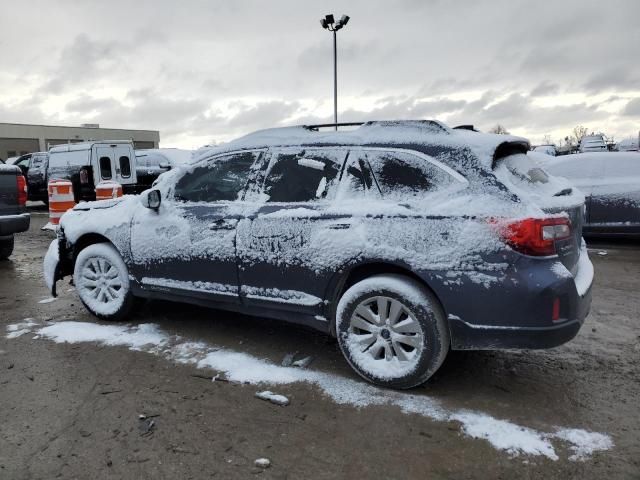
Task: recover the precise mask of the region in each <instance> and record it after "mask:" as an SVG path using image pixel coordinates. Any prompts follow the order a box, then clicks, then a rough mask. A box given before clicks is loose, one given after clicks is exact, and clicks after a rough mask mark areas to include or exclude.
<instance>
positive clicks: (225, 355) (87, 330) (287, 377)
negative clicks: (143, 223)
mask: <svg viewBox="0 0 640 480" xmlns="http://www.w3.org/2000/svg"><path fill="white" fill-rule="evenodd" d="M7 331H8V332H9V335H13V336H12V337H10V338H15V336H18V335H17V334H16V333H15V332H19V331H20V332H21V333H20V335H24V334H25V333H30V332H32V333H35V334H36V338H48V339H51V340H53V341H54V342H57V343H64V342H66V343H77V342H98V343H100V344H103V345H113V346H125V347H128V348H130V349H132V350H139V351H144V352H148V353H153V354H156V355H160V356H162V357H163V358H167V359H171V360H174V361H179V362H181V363H187V364H193V365H196V366H197V367H198V368H212V369H214V370H219V371H223V372H225V374H226V377H227V379H228V380H230V381H236V382H243V383H250V384H291V383H298V382H307V383H311V384H314V385H316V386H317V387H318V388H320V389H321V390H322V391H323V392H324V393H325V394H326V395H327V396H329V397H330V398H331V399H332V400H333V401H334V402H336V403H338V404H344V405H352V406H355V407H360V408H362V407H366V406H369V405H388V406H396V407H398V408H399V409H400V410H401V411H402V412H404V413H410V414H416V415H421V416H423V417H427V418H430V419H432V420H436V421H447V422H458V423H460V425H461V429H462V431H463V432H464V433H465V434H466V435H468V436H470V437H472V438H479V439H484V440H487V441H488V442H489V443H490V444H491V445H492V446H493V447H494V448H496V449H497V450H501V451H505V452H507V453H509V454H510V455H520V454H525V455H538V456H544V457H546V458H549V459H551V460H557V459H558V455H557V453H556V451H555V448H554V446H553V441H558V440H560V441H562V442H565V443H567V444H568V446H569V449H570V450H571V451H572V452H573V454H572V455H571V457H569V459H570V460H584V459H586V458H587V457H588V456H589V455H591V454H593V453H595V452H598V451H604V450H609V449H611V448H613V442H612V440H611V438H610V437H609V436H608V435H604V434H601V433H595V432H589V431H586V430H582V429H567V428H557V429H556V430H555V432H553V433H545V432H541V431H538V430H534V429H531V428H528V427H524V426H520V425H517V424H515V423H512V422H509V421H508V420H503V419H498V418H495V417H492V416H490V415H487V414H484V413H481V412H471V411H468V410H449V409H447V408H445V407H444V406H443V405H441V404H440V403H439V402H437V401H436V400H433V399H431V398H429V397H427V396H424V395H417V394H408V393H404V392H397V391H390V390H385V389H380V388H377V387H375V386H373V385H370V384H366V383H363V382H360V381H355V380H351V379H347V378H343V377H340V376H337V375H334V374H328V373H324V372H319V371H313V370H301V369H298V368H292V367H281V366H278V365H275V364H272V363H270V362H268V361H265V360H261V359H258V358H256V357H253V356H251V355H248V354H246V353H242V352H235V351H232V350H226V349H220V348H216V347H214V346H211V345H208V344H206V343H204V342H190V341H184V340H183V339H181V338H179V337H177V336H172V335H169V334H167V333H166V332H163V331H162V330H161V329H160V328H159V327H158V326H157V325H155V324H140V325H138V326H129V325H98V324H94V323H87V322H72V321H63V322H58V323H53V324H49V325H46V326H39V325H38V324H37V323H36V322H34V321H33V320H32V319H27V320H26V321H24V322H22V323H19V324H15V325H9V326H8V327H7Z"/></svg>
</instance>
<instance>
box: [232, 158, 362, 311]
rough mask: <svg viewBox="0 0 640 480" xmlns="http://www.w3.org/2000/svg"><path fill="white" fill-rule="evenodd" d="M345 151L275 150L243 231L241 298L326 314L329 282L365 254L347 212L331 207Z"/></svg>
mask: <svg viewBox="0 0 640 480" xmlns="http://www.w3.org/2000/svg"><path fill="white" fill-rule="evenodd" d="M346 156H347V151H346V149H341V148H323V149H317V148H315V149H314V148H307V149H303V148H287V149H274V150H272V151H271V152H270V159H268V160H269V161H267V162H264V163H263V165H262V172H263V175H262V177H260V176H259V178H264V180H263V181H260V180H258V181H257V182H256V184H257V185H258V187H260V186H262V188H260V191H259V193H258V195H257V196H256V199H257V200H258V201H259V202H260V203H259V206H258V207H257V212H256V214H255V215H254V216H253V220H252V221H246V222H242V223H241V225H240V226H239V230H238V256H239V260H240V272H239V273H240V283H241V295H242V300H243V303H245V304H247V305H251V306H255V307H259V306H268V307H270V308H278V309H284V310H295V311H302V312H305V313H308V314H311V315H321V314H322V311H323V310H322V307H323V299H324V297H325V294H326V291H325V290H326V287H327V284H328V283H329V281H330V279H331V278H332V276H333V275H334V274H335V273H336V272H337V270H338V269H339V268H341V267H342V266H344V264H345V263H346V262H347V261H348V260H349V258H353V257H355V256H356V255H357V254H358V253H359V251H360V250H359V247H358V245H356V243H357V242H355V241H354V238H355V237H354V230H353V226H354V225H353V222H352V218H351V215H350V213H348V212H347V210H344V211H342V212H340V211H336V210H335V209H332V208H330V207H331V205H332V200H333V199H334V198H335V196H336V194H337V193H338V192H339V190H340V189H339V188H338V187H339V183H340V176H341V173H342V171H343V168H342V167H343V164H344V161H345V158H346Z"/></svg>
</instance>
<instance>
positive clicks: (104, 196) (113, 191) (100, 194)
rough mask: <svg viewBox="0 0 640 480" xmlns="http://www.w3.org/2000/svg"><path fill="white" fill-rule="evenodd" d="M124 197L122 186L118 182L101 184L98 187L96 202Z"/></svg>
mask: <svg viewBox="0 0 640 480" xmlns="http://www.w3.org/2000/svg"><path fill="white" fill-rule="evenodd" d="M121 196H122V185H120V184H119V183H117V182H100V183H99V184H98V185H97V186H96V200H108V199H110V198H118V197H121Z"/></svg>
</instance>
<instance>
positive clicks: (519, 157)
mask: <svg viewBox="0 0 640 480" xmlns="http://www.w3.org/2000/svg"><path fill="white" fill-rule="evenodd" d="M533 155H534V156H535V155H536V154H535V153H534V154H533ZM537 156H542V155H540V154H537ZM550 158H551V161H554V160H555V158H554V157H550ZM494 173H495V175H496V177H497V178H498V180H500V181H501V182H502V183H503V184H504V185H505V186H506V187H507V188H508V189H509V190H510V191H511V192H513V193H515V194H516V195H518V197H520V198H521V199H523V200H525V199H527V200H531V201H533V202H534V203H536V204H538V205H539V206H555V205H556V204H557V205H561V204H563V203H565V202H567V201H569V202H570V203H571V204H573V203H580V202H583V201H584V197H583V196H582V194H581V193H580V192H579V191H577V190H576V189H575V188H573V187H572V186H571V184H570V183H569V182H568V180H566V179H563V178H558V177H554V176H552V175H549V174H548V173H547V172H546V171H545V169H544V168H543V165H541V164H540V163H538V161H536V159H535V157H532V156H530V155H525V154H523V153H518V154H515V155H509V156H508V157H505V158H502V159H500V160H499V161H498V163H497V165H496V166H495V169H494ZM552 199H555V200H552Z"/></svg>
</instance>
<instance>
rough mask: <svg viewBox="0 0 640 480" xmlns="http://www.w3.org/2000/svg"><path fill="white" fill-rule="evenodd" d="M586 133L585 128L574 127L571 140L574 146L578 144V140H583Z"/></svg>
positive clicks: (580, 126)
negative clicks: (573, 141) (574, 143)
mask: <svg viewBox="0 0 640 480" xmlns="http://www.w3.org/2000/svg"><path fill="white" fill-rule="evenodd" d="M588 131H589V130H587V127H583V126H582V125H576V126H575V127H574V129H573V135H572V139H573V140H575V142H576V145H578V144H579V143H580V140H582V139H583V138H584V136H585V135H586V134H587V132H588Z"/></svg>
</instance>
